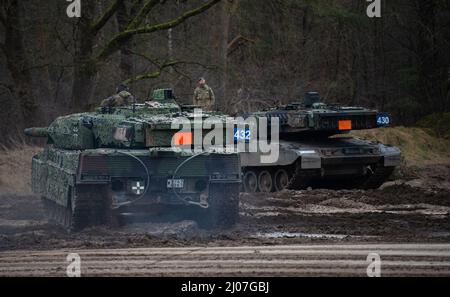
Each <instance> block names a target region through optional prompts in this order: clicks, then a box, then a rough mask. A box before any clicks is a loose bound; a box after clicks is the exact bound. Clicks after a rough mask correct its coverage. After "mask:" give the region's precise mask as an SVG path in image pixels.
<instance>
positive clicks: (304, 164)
mask: <svg viewBox="0 0 450 297" xmlns="http://www.w3.org/2000/svg"><path fill="white" fill-rule="evenodd" d="M248 116H252V117H256V118H266V119H267V122H268V124H270V122H271V121H273V119H275V118H276V119H277V120H278V121H279V127H280V129H279V130H280V131H279V148H280V152H279V158H278V160H277V161H276V162H274V163H271V164H263V163H261V162H259V160H260V159H261V158H260V157H259V155H261V153H260V152H241V154H240V155H241V165H242V167H243V172H244V175H243V188H244V190H245V191H248V192H257V191H261V192H272V191H280V190H282V189H285V188H287V189H305V188H307V187H326V188H328V187H332V188H364V189H373V188H378V187H379V186H381V184H383V183H384V182H385V181H386V180H387V179H388V177H389V176H390V175H391V174H392V172H393V171H394V169H395V167H396V166H398V165H399V164H400V150H399V149H398V148H397V147H394V146H390V145H385V144H381V143H377V142H372V141H367V140H362V139H357V138H354V137H351V136H346V134H348V133H349V132H350V131H351V130H362V129H376V128H380V127H387V126H389V124H390V123H391V117H390V115H389V114H387V113H381V112H378V111H377V110H371V109H367V108H363V107H351V106H341V105H336V104H325V103H323V102H322V100H321V98H320V97H319V94H317V93H315V92H310V93H307V94H306V96H305V98H304V99H303V100H302V101H299V102H293V103H291V104H288V105H284V106H280V107H277V108H274V109H271V110H266V111H261V112H255V113H252V114H250V115H248Z"/></svg>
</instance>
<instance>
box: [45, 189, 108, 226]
mask: <svg viewBox="0 0 450 297" xmlns="http://www.w3.org/2000/svg"><path fill="white" fill-rule="evenodd" d="M72 193H73V194H72V198H71V199H73V201H69V202H70V203H69V206H68V207H64V206H62V205H60V204H57V203H56V202H55V201H53V200H50V199H48V198H46V197H42V201H43V204H44V208H45V210H46V213H47V217H48V219H49V220H50V221H51V222H52V223H54V224H56V225H59V226H61V227H63V228H64V229H66V230H67V231H68V232H76V231H80V230H82V229H84V228H86V227H90V226H96V225H103V224H108V223H110V222H112V212H111V204H110V200H109V199H107V198H108V197H109V196H108V195H107V193H108V189H107V187H106V186H100V188H99V186H81V187H76V188H75V190H73V191H72Z"/></svg>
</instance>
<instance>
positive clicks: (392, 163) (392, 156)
mask: <svg viewBox="0 0 450 297" xmlns="http://www.w3.org/2000/svg"><path fill="white" fill-rule="evenodd" d="M379 149H380V152H381V154H382V155H383V159H384V161H383V162H384V167H396V166H400V162H401V152H400V149H399V148H398V147H395V146H390V145H383V144H380V147H379Z"/></svg>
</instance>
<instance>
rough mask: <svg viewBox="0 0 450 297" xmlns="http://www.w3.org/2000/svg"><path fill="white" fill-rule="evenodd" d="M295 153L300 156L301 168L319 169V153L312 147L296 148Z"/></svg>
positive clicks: (320, 163) (320, 164) (320, 165)
mask: <svg viewBox="0 0 450 297" xmlns="http://www.w3.org/2000/svg"><path fill="white" fill-rule="evenodd" d="M297 155H298V156H299V157H300V158H301V167H302V169H320V168H321V167H322V159H321V157H320V154H319V152H317V151H316V150H314V149H300V150H297Z"/></svg>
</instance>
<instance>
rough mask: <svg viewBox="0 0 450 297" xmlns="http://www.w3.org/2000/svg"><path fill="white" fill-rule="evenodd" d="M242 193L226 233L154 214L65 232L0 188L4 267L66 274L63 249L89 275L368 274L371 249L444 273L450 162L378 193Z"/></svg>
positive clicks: (33, 204)
mask: <svg viewBox="0 0 450 297" xmlns="http://www.w3.org/2000/svg"><path fill="white" fill-rule="evenodd" d="M240 200H241V201H240V218H239V222H238V224H237V225H236V226H235V227H234V228H232V229H230V230H204V229H201V228H199V227H198V225H197V224H196V223H195V221H193V220H191V219H188V218H184V219H181V220H179V219H177V220H173V219H170V220H167V221H166V220H164V218H154V219H155V220H153V219H150V220H149V221H146V222H137V221H133V222H130V224H128V225H125V226H123V227H120V228H115V229H114V228H107V227H96V228H90V229H86V230H83V231H82V232H79V233H74V234H68V233H66V232H65V231H64V230H61V229H60V228H58V227H55V226H53V225H51V224H49V223H48V222H47V221H46V219H45V217H44V214H43V211H42V205H41V202H40V199H39V198H38V197H35V196H31V195H1V193H0V252H1V253H2V254H1V255H0V274H2V275H15V274H35V273H36V274H38V275H40V274H50V275H61V274H64V273H65V267H66V265H67V263H66V262H65V255H66V254H67V253H68V252H79V253H80V255H81V257H82V259H83V263H84V267H85V270H84V271H85V273H86V274H87V275H124V274H129V275H141V274H146V275H148V274H154V275H160V274H161V275H168V274H170V275H172V274H171V273H172V272H173V275H202V274H205V275H206V274H207V275H211V274H221V273H223V274H231V275H239V273H240V272H241V273H243V274H244V275H248V274H250V273H253V272H254V273H256V274H257V275H269V274H270V275H273V274H275V275H330V274H335V273H338V274H339V275H347V274H350V275H357V274H358V275H361V274H362V275H364V274H365V267H367V263H366V257H367V255H368V253H369V252H374V251H375V252H377V251H380V254H381V256H382V261H383V263H384V264H383V265H384V266H383V267H384V273H385V275H389V273H394V274H396V275H409V274H414V275H434V274H445V275H448V272H449V270H448V269H449V258H448V257H449V253H450V246H449V245H450V166H445V167H440V169H439V171H437V170H436V167H433V171H431V172H428V173H427V174H426V177H425V178H420V179H416V180H409V181H395V182H389V183H386V184H385V185H383V187H382V188H380V189H377V190H368V191H363V190H338V191H335V190H326V189H312V190H304V191H283V192H280V193H270V194H251V195H250V194H242V195H241V199H240ZM397 243H416V245H401V246H397V245H392V244H397ZM431 243H433V244H441V245H431ZM372 244H388V245H385V246H383V247H384V248H383V249H381V248H380V249H381V250H380V249H378V248H379V247H380V246H374V245H372ZM417 244H426V245H425V246H421V245H417ZM442 244H444V245H442ZM311 245H314V247H312V246H311ZM317 245H320V246H317ZM336 245H338V246H336ZM225 247H226V248H225ZM136 248H138V249H136ZM167 248H175V249H167ZM336 248H338V249H339V252H338V253H334V251H333V249H336ZM40 251H42V252H40ZM333 253H334V254H333ZM208 261H209V262H208ZM184 273H185V274H184Z"/></svg>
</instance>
